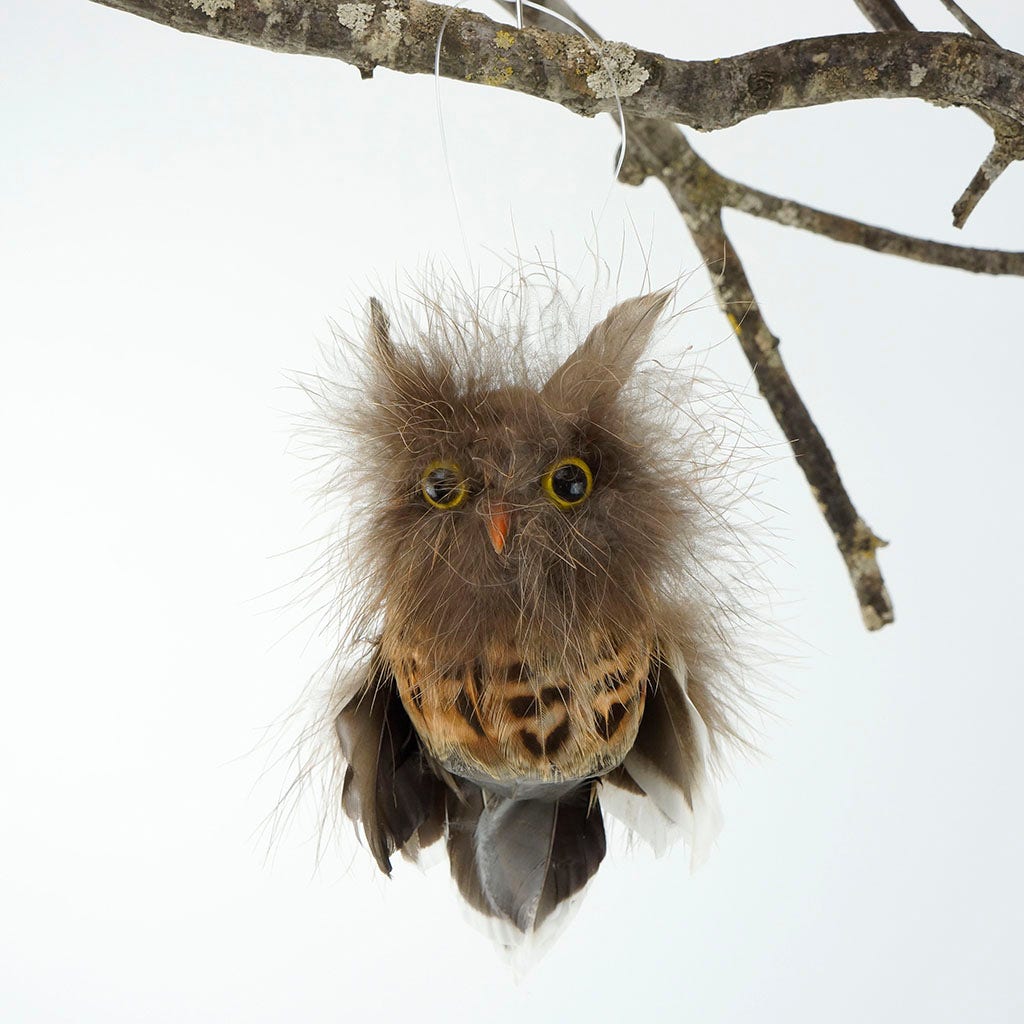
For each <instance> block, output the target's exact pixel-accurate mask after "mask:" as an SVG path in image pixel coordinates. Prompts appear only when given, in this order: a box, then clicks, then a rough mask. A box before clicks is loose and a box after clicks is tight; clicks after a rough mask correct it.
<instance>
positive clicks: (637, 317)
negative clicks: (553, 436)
mask: <svg viewBox="0 0 1024 1024" xmlns="http://www.w3.org/2000/svg"><path fill="white" fill-rule="evenodd" d="M671 296H672V292H671V290H670V289H666V290H665V291H660V292H651V293H649V294H647V295H640V296H637V298H635V299H627V300H626V301H625V302H620V303H619V304H618V305H617V306H615V307H614V308H613V309H612V310H611V312H610V313H609V314H608V315H607V316H606V317H605V318H604V319H603V320H602V321H601V322H600V323H598V324H595V325H594V327H593V328H592V329H591V331H590V333H589V334H588V335H587V337H586V339H585V340H584V341H583V344H582V345H580V346H579V348H577V349H576V351H575V352H573V353H572V355H570V356H569V358H568V359H566V361H565V362H564V363H562V365H561V366H560V367H559V368H558V369H557V370H555V372H554V373H553V374H552V375H551V378H550V379H549V380H548V382H547V383H546V384H545V385H544V388H543V390H542V392H541V394H542V395H543V396H544V397H545V398H546V399H548V400H549V401H550V402H552V403H553V404H555V405H558V406H560V407H562V408H581V407H582V408H589V407H590V406H592V405H594V404H600V403H602V402H610V401H612V400H613V399H614V398H615V396H616V395H617V394H618V393H619V391H620V390H621V388H622V386H623V385H624V384H625V383H626V381H627V380H628V379H629V376H630V374H631V373H632V372H633V368H634V367H635V366H636V363H637V360H638V359H639V358H640V356H641V355H643V352H644V349H645V348H646V347H647V345H648V343H649V342H650V340H651V335H652V334H653V332H654V328H655V326H656V325H657V323H658V317H659V316H660V315H661V312H662V310H663V309H664V308H665V305H666V303H667V302H668V300H669V299H670V298H671Z"/></svg>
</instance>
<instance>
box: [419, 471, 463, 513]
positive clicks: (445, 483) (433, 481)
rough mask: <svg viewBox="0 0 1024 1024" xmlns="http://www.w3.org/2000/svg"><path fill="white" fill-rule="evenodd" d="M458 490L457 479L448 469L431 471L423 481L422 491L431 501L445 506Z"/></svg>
mask: <svg viewBox="0 0 1024 1024" xmlns="http://www.w3.org/2000/svg"><path fill="white" fill-rule="evenodd" d="M458 488H459V478H458V477H457V476H456V475H455V473H454V472H453V471H452V470H450V469H432V470H431V471H430V472H429V473H428V474H427V478H426V480H424V481H423V490H424V491H425V492H426V495H427V497H428V498H429V499H430V500H431V501H436V502H437V504H438V505H447V504H448V502H450V501H451V500H452V496H453V494H454V493H455V492H456V491H457V490H458Z"/></svg>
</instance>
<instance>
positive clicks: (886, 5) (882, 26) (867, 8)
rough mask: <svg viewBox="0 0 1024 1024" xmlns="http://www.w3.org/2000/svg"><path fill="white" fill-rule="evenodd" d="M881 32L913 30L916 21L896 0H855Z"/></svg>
mask: <svg viewBox="0 0 1024 1024" xmlns="http://www.w3.org/2000/svg"><path fill="white" fill-rule="evenodd" d="M853 2H854V3H855V4H856V5H857V6H858V7H859V8H860V9H861V10H862V11H863V12H864V17H866V18H867V19H868V21H870V22H871V24H872V25H874V26H875V28H877V29H878V31H879V32H913V31H914V23H913V22H912V21H911V20H910V19H909V18H908V17H907V16H906V15H905V14H904V13H903V11H902V10H900V6H899V4H897V3H895V2H894V0H853Z"/></svg>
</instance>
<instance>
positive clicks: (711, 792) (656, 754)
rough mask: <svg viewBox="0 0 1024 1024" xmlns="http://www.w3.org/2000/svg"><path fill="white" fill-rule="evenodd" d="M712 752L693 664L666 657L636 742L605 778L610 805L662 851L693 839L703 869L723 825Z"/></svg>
mask: <svg viewBox="0 0 1024 1024" xmlns="http://www.w3.org/2000/svg"><path fill="white" fill-rule="evenodd" d="M710 755H711V744H710V737H709V735H708V729H707V726H706V725H705V723H704V720H703V719H702V718H701V716H700V713H699V712H698V710H697V708H696V706H695V705H694V703H693V701H692V700H691V699H690V697H689V694H688V693H687V670H686V664H685V662H684V661H683V660H682V657H681V656H680V657H671V656H669V657H666V658H663V659H659V660H658V661H657V662H656V663H655V666H654V668H653V669H652V673H651V678H650V680H649V688H648V693H647V703H646V706H645V708H644V716H643V719H642V720H641V722H640V729H639V731H638V732H637V737H636V741H635V742H634V744H633V747H632V749H631V750H630V752H629V754H628V755H627V756H626V758H625V760H624V761H623V763H622V765H620V767H619V768H617V769H616V770H615V771H614V772H612V773H610V774H609V775H608V776H606V777H605V780H604V782H605V785H604V786H603V787H602V796H601V798H602V802H603V803H604V805H605V809H606V810H607V811H608V813H609V814H612V815H613V816H614V817H616V818H618V819H619V820H620V821H622V822H623V823H624V824H625V825H626V826H628V827H629V828H630V829H632V830H633V831H634V832H636V833H637V834H638V835H640V836H641V837H642V838H643V839H645V840H647V841H648V842H649V843H650V844H651V846H652V847H653V848H654V850H655V852H656V853H658V854H661V853H663V852H664V851H665V850H666V849H667V848H668V847H669V846H670V845H671V844H672V843H673V842H674V841H675V840H676V839H678V838H683V839H685V840H686V842H687V844H688V846H689V847H690V853H691V863H692V865H693V866H694V867H696V866H698V865H699V864H701V863H702V862H703V861H704V860H705V859H706V857H707V855H708V853H710V851H711V846H712V845H713V843H714V841H715V839H716V837H717V835H718V832H719V830H720V829H721V814H720V812H719V809H718V800H717V794H716V793H715V786H714V779H713V777H712V774H711V765H710Z"/></svg>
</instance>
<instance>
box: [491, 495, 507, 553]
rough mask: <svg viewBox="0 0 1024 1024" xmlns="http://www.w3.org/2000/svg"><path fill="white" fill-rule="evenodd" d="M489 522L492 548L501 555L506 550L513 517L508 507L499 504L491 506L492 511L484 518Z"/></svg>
mask: <svg viewBox="0 0 1024 1024" xmlns="http://www.w3.org/2000/svg"><path fill="white" fill-rule="evenodd" d="M484 518H485V520H486V522H487V536H488V537H490V538H491V546H492V547H493V548H494V550H495V551H496V552H497V553H498V554H499V555H500V554H501V553H502V551H504V550H505V540H506V539H507V538H508V531H509V527H510V526H511V525H512V515H511V512H510V511H509V508H508V506H507V505H502V504H500V503H498V502H495V503H493V504H492V505H491V506H490V510H489V511H488V512H487V514H486V516H485V517H484Z"/></svg>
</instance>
